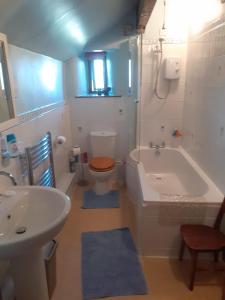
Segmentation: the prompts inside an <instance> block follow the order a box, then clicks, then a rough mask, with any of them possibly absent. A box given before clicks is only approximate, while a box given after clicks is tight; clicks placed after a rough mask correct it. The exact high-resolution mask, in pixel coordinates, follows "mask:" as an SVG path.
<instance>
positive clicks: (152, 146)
mask: <svg viewBox="0 0 225 300" xmlns="http://www.w3.org/2000/svg"><path fill="white" fill-rule="evenodd" d="M165 147H166V143H165V142H162V144H161V145H154V144H153V143H152V142H150V148H153V149H156V150H159V149H162V148H165Z"/></svg>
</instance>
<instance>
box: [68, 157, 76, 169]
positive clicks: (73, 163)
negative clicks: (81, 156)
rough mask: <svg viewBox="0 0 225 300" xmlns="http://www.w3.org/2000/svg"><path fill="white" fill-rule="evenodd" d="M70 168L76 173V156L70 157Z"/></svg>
mask: <svg viewBox="0 0 225 300" xmlns="http://www.w3.org/2000/svg"><path fill="white" fill-rule="evenodd" d="M69 170H70V173H74V172H75V170H76V159H75V156H70V159H69Z"/></svg>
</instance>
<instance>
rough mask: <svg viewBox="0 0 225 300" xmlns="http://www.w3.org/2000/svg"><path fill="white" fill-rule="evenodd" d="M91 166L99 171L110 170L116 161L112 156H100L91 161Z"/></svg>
mask: <svg viewBox="0 0 225 300" xmlns="http://www.w3.org/2000/svg"><path fill="white" fill-rule="evenodd" d="M89 166H90V168H91V169H92V170H94V171H97V172H106V171H110V170H112V169H113V168H114V166H115V161H114V159H112V158H111V157H105V156H99V157H95V158H93V159H92V160H91V161H90V164H89Z"/></svg>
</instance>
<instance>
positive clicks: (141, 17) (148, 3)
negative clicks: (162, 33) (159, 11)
mask: <svg viewBox="0 0 225 300" xmlns="http://www.w3.org/2000/svg"><path fill="white" fill-rule="evenodd" d="M156 1H157V0H140V4H139V9H138V23H137V32H138V33H144V32H145V27H146V25H147V23H148V20H149V18H150V16H151V14H152V11H153V8H154V6H155V4H156Z"/></svg>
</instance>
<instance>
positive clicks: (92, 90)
mask: <svg viewBox="0 0 225 300" xmlns="http://www.w3.org/2000/svg"><path fill="white" fill-rule="evenodd" d="M85 56H86V60H87V71H88V92H89V94H100V95H102V94H103V95H106V94H107V93H108V88H109V87H108V72H107V53H106V52H105V51H91V52H86V53H85ZM96 59H102V60H103V70H104V89H96V87H95V75H94V60H96Z"/></svg>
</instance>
